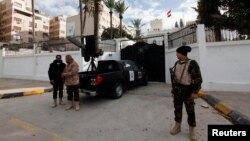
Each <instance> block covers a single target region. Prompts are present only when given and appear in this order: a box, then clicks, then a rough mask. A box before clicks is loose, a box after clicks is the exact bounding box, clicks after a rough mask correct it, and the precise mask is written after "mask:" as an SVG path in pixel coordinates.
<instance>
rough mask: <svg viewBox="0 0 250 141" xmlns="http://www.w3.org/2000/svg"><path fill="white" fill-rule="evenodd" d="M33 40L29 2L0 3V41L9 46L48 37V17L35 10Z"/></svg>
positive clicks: (10, 1)
mask: <svg viewBox="0 0 250 141" xmlns="http://www.w3.org/2000/svg"><path fill="white" fill-rule="evenodd" d="M34 19H35V25H34V27H35V29H34V31H35V34H34V38H35V39H33V14H32V2H31V0H2V1H0V41H2V42H8V43H10V44H20V43H31V42H33V41H43V40H46V39H47V38H48V37H49V16H47V15H46V14H45V13H41V12H39V11H38V10H35V18H34Z"/></svg>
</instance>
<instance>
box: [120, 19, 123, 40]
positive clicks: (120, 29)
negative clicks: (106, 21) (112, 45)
mask: <svg viewBox="0 0 250 141" xmlns="http://www.w3.org/2000/svg"><path fill="white" fill-rule="evenodd" d="M119 18H120V37H122V18H123V17H122V15H120V16H119Z"/></svg>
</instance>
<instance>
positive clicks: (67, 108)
mask: <svg viewBox="0 0 250 141" xmlns="http://www.w3.org/2000/svg"><path fill="white" fill-rule="evenodd" d="M73 107H74V106H73V101H72V100H69V101H68V104H67V107H66V109H65V110H70V109H72V108H73Z"/></svg>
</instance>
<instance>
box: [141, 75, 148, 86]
mask: <svg viewBox="0 0 250 141" xmlns="http://www.w3.org/2000/svg"><path fill="white" fill-rule="evenodd" d="M142 85H143V86H147V85H148V76H145V78H144V79H143V81H142Z"/></svg>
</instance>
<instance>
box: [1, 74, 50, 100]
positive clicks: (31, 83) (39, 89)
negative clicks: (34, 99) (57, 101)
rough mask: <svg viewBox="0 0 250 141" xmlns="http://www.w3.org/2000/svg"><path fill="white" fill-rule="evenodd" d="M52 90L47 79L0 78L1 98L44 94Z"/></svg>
mask: <svg viewBox="0 0 250 141" xmlns="http://www.w3.org/2000/svg"><path fill="white" fill-rule="evenodd" d="M49 91H52V87H51V85H50V83H49V82H47V81H38V80H23V79H10V78H0V99H3V98H11V97H20V96H30V95H37V94H43V93H45V92H49Z"/></svg>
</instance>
